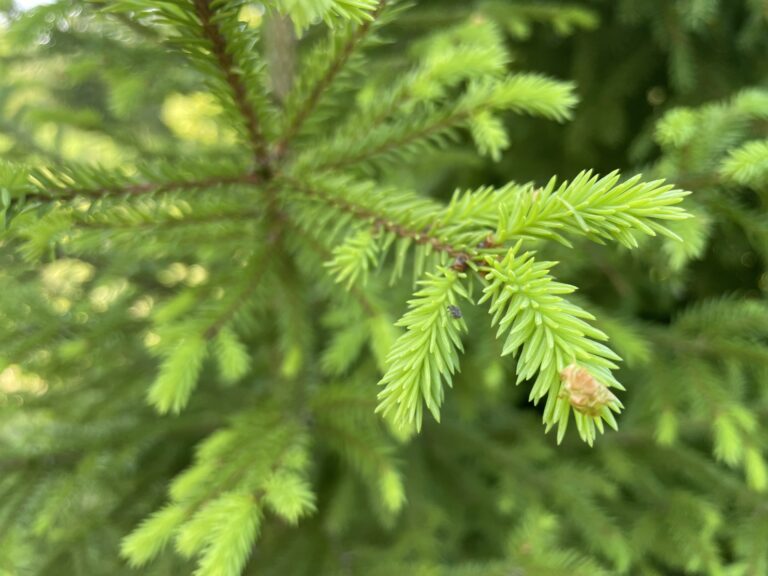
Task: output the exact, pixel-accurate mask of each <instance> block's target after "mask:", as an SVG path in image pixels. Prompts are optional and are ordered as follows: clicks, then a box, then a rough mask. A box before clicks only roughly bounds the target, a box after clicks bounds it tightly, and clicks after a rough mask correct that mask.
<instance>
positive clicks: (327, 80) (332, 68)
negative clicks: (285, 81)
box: [275, 0, 388, 158]
mask: <svg viewBox="0 0 768 576" xmlns="http://www.w3.org/2000/svg"><path fill="white" fill-rule="evenodd" d="M387 2H388V0H378V2H377V5H376V8H375V9H374V10H373V12H371V14H370V18H369V19H366V20H365V21H364V22H363V23H361V24H359V25H358V26H357V27H356V28H355V29H354V31H353V32H352V33H351V34H350V35H349V37H348V38H347V40H346V41H345V42H344V44H343V45H342V47H341V48H340V49H338V50H336V52H335V53H334V55H333V58H332V59H331V60H330V61H328V62H327V63H326V69H325V71H324V73H323V74H322V75H321V76H320V77H319V78H317V80H316V81H315V83H314V85H313V86H312V87H311V88H310V89H309V94H307V95H304V97H303V98H302V99H301V104H300V105H299V107H298V109H297V110H295V111H293V113H292V114H291V115H290V117H289V120H288V125H287V127H286V129H285V130H284V132H283V135H282V136H281V138H280V141H279V142H278V143H277V146H276V147H275V149H276V156H277V157H278V158H281V157H283V156H284V155H285V153H286V151H287V149H288V146H289V145H290V143H291V141H292V140H293V139H294V137H295V136H296V135H297V134H299V132H300V131H301V128H302V126H303V124H304V122H305V121H306V120H307V118H309V116H310V115H311V114H312V112H313V111H314V109H315V108H316V107H317V105H318V103H319V101H320V98H321V97H322V95H323V94H324V93H325V91H326V90H327V89H328V88H329V87H330V86H331V84H332V83H333V81H334V80H335V79H336V77H337V76H338V75H339V73H340V72H341V71H342V70H343V69H344V66H345V65H346V64H347V62H348V60H349V58H350V57H351V56H352V54H353V53H354V52H355V50H356V48H357V47H358V45H359V44H360V42H361V41H362V40H363V39H364V38H365V37H366V35H367V34H368V33H369V32H370V30H371V28H372V27H373V25H374V23H375V21H376V19H377V18H378V17H379V15H380V14H381V12H382V11H383V10H384V9H385V8H386V5H387Z"/></svg>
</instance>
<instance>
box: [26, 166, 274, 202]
mask: <svg viewBox="0 0 768 576" xmlns="http://www.w3.org/2000/svg"><path fill="white" fill-rule="evenodd" d="M78 176H79V174H77V175H75V176H74V179H79V178H78ZM114 177H115V174H114V173H112V174H110V178H112V179H114ZM118 178H119V177H118ZM121 180H122V181H121ZM261 183H262V178H261V177H260V176H258V175H255V174H241V175H237V176H215V177H211V178H205V179H200V180H193V179H191V180H173V181H169V182H130V181H126V179H118V180H116V181H113V182H112V183H108V184H105V185H103V186H98V187H76V186H73V184H76V182H73V175H72V174H69V173H67V172H63V171H61V172H58V173H57V172H55V171H51V170H46V171H35V172H33V173H32V174H31V175H30V184H31V187H30V188H27V189H25V190H24V191H22V192H20V193H19V195H18V198H19V199H20V200H21V199H23V200H33V201H40V202H50V201H54V200H64V201H68V200H73V199H75V198H80V197H84V198H90V199H101V198H106V197H110V196H142V195H152V194H158V193H164V192H173V191H182V190H209V189H211V188H216V187H219V186H230V185H237V184H244V185H252V186H255V185H259V184H261Z"/></svg>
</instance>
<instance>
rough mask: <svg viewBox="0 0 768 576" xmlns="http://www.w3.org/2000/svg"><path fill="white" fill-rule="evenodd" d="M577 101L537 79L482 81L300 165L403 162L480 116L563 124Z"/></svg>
mask: <svg viewBox="0 0 768 576" xmlns="http://www.w3.org/2000/svg"><path fill="white" fill-rule="evenodd" d="M576 100H577V99H576V96H575V95H574V93H573V86H572V85H571V84H569V83H566V82H558V81H555V80H551V79H548V78H545V77H543V76H540V75H538V74H518V75H515V76H511V77H508V78H505V79H503V80H500V81H499V80H492V79H483V80H478V81H476V82H473V83H472V84H471V85H470V86H469V88H468V89H467V91H466V93H465V94H464V95H463V96H462V97H461V98H460V99H459V100H458V101H456V102H454V103H453V104H452V105H446V106H442V107H440V108H437V109H434V108H429V107H428V108H427V109H426V110H420V111H416V112H415V113H413V114H406V115H405V116H404V117H401V118H398V119H397V121H396V122H394V123H392V124H391V125H384V126H382V127H380V128H379V129H378V130H376V129H374V130H372V131H366V132H365V133H364V134H362V135H352V136H350V135H347V134H344V133H342V134H339V135H338V136H337V137H336V138H333V139H331V140H329V142H328V143H327V144H325V145H323V146H322V147H321V150H323V152H321V153H320V154H317V153H315V154H313V155H312V156H311V157H310V156H309V155H308V154H305V155H303V156H300V157H299V158H298V159H297V160H296V163H297V165H298V166H300V167H302V168H308V169H313V170H335V169H340V168H346V167H350V166H354V165H357V164H360V163H362V162H366V161H369V160H372V159H374V158H379V157H384V158H386V157H388V156H391V155H394V156H396V157H398V158H399V159H401V160H405V159H406V158H407V157H408V156H414V155H415V154H416V153H417V152H420V151H423V150H424V149H428V148H429V146H430V145H433V146H443V145H445V144H446V143H447V142H449V141H452V140H456V139H457V137H458V132H457V130H458V129H460V128H466V127H469V126H470V125H471V123H472V121H473V120H475V119H476V118H477V116H478V115H482V114H487V113H488V112H490V111H498V112H502V111H512V112H516V113H527V114H531V115H534V116H542V117H544V118H549V119H553V120H558V121H563V120H565V119H567V118H569V117H570V114H571V109H572V108H573V106H574V105H575V104H576Z"/></svg>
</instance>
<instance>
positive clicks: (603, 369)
mask: <svg viewBox="0 0 768 576" xmlns="http://www.w3.org/2000/svg"><path fill="white" fill-rule="evenodd" d="M553 265H554V262H537V261H536V260H534V258H533V253H531V252H525V253H522V254H519V245H518V247H515V248H514V249H512V250H510V251H509V252H508V253H507V255H506V256H505V257H504V258H502V259H500V260H499V259H496V258H491V257H487V258H486V264H485V266H484V267H483V268H482V269H481V272H482V273H483V274H485V281H486V282H487V284H486V287H485V288H484V290H483V297H482V298H481V299H480V302H479V303H483V302H486V301H490V302H491V306H490V308H489V312H490V313H491V314H492V315H493V318H492V320H491V325H492V326H498V330H497V333H496V336H497V338H498V337H500V336H501V335H502V334H504V333H506V334H507V336H506V340H505V342H504V348H503V350H502V355H507V354H517V383H518V384H520V383H521V382H523V381H525V380H532V379H534V378H535V379H534V384H533V386H532V388H531V392H530V396H529V398H530V400H532V401H533V402H534V403H537V402H538V401H539V400H541V399H542V398H544V397H546V398H547V403H546V407H545V409H544V422H545V424H546V427H547V430H549V429H550V428H551V427H552V426H553V425H554V424H557V425H558V441H560V440H562V438H563V435H564V434H565V430H566V427H567V426H568V420H569V414H570V410H571V407H572V406H573V408H574V409H576V410H577V411H578V412H577V414H576V415H575V419H576V424H577V427H578V430H579V434H580V435H581V437H582V438H583V439H584V440H585V441H586V442H588V443H589V444H592V442H593V441H594V438H595V429H596V428H597V429H598V430H600V431H601V432H602V430H603V427H602V422H601V419H604V420H605V421H606V422H607V423H608V424H609V425H610V426H611V427H614V428H615V427H616V421H615V418H614V417H613V414H612V413H611V412H612V411H613V412H618V411H619V410H620V408H621V403H620V402H619V401H618V399H616V398H615V396H613V395H612V394H609V393H608V391H607V390H605V392H604V393H603V390H604V389H605V388H606V387H615V388H618V389H619V390H623V387H622V386H621V384H619V383H618V381H617V380H616V379H615V378H614V377H613V375H612V374H611V370H613V369H616V368H617V365H616V364H615V362H616V361H617V360H619V357H618V356H617V355H616V354H615V353H614V352H613V351H612V350H610V349H609V348H608V347H606V346H605V345H604V344H602V341H605V340H607V339H608V337H607V336H606V335H605V334H604V333H603V332H602V331H600V330H598V329H597V328H595V327H593V326H591V325H590V324H589V323H588V321H590V320H594V317H593V316H592V315H591V314H589V313H588V312H586V311H585V310H583V309H581V308H579V307H578V306H576V305H574V304H572V303H570V302H568V301H567V300H565V299H564V298H563V297H562V295H565V294H570V293H572V292H574V291H575V290H576V288H575V287H574V286H570V285H568V284H563V283H561V282H557V281H556V280H555V279H554V278H553V277H552V276H550V275H549V270H550V268H551V267H552V266H553ZM569 366H571V367H572V368H570V369H569V371H566V368H568V367H569ZM576 376H578V380H577V382H578V383H576V382H574V381H573V380H571V379H572V378H575V377H576ZM561 379H562V380H563V381H564V382H565V385H561ZM587 384H589V385H590V386H592V388H589V389H588V388H587ZM576 389H578V392H575V390H576ZM561 390H563V394H561ZM587 390H589V392H588V391H587ZM593 396H594V398H593ZM585 397H589V400H588V401H587V400H584V398H585ZM588 402H594V405H593V404H589V406H588V408H587V407H586V406H585V405H586V404H587V403H588Z"/></svg>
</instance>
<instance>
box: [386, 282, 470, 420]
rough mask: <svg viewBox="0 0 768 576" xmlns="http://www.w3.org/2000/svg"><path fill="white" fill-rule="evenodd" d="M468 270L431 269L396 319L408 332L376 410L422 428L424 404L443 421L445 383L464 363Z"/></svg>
mask: <svg viewBox="0 0 768 576" xmlns="http://www.w3.org/2000/svg"><path fill="white" fill-rule="evenodd" d="M464 278H466V275H465V274H463V273H461V272H457V271H455V270H451V269H448V268H443V269H440V270H438V273H437V274H427V276H426V278H424V279H423V280H421V281H420V282H419V286H420V289H419V290H418V291H417V292H416V293H415V295H414V299H412V300H410V301H409V303H408V305H409V308H410V310H409V311H408V312H407V313H406V314H405V315H404V316H403V317H402V318H401V319H400V320H399V321H398V322H397V325H398V326H403V327H404V328H406V332H405V333H404V334H403V335H402V336H400V338H398V339H397V341H396V342H395V345H394V346H393V348H392V350H391V351H390V353H389V356H388V357H387V366H388V370H387V372H386V374H384V376H383V377H382V379H381V382H380V383H379V384H380V385H381V386H383V387H384V389H383V390H382V391H381V392H380V393H379V400H380V402H379V405H378V407H377V408H376V412H379V413H382V414H383V415H384V416H389V415H391V416H392V418H393V419H394V422H395V423H396V424H397V425H399V426H400V427H401V428H404V429H406V430H411V429H415V430H417V431H418V430H421V423H422V414H423V406H424V405H426V407H427V409H428V410H429V411H430V412H431V413H432V416H433V417H434V418H435V420H437V421H438V422H439V421H440V406H441V405H442V403H443V398H444V396H445V390H444V385H448V386H451V385H452V380H453V374H454V373H455V372H456V371H457V370H458V368H459V360H458V353H457V351H463V350H464V348H463V346H462V343H461V333H462V332H466V330H467V326H466V323H465V321H464V319H463V318H462V317H461V315H460V314H458V315H457V314H456V313H455V312H452V310H453V309H456V310H458V303H459V298H463V299H465V300H469V299H470V298H469V294H468V293H467V291H466V288H465V287H464V286H463V284H462V282H461V280H462V279H464Z"/></svg>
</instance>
